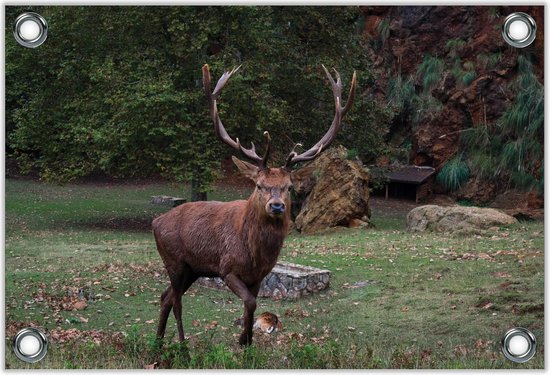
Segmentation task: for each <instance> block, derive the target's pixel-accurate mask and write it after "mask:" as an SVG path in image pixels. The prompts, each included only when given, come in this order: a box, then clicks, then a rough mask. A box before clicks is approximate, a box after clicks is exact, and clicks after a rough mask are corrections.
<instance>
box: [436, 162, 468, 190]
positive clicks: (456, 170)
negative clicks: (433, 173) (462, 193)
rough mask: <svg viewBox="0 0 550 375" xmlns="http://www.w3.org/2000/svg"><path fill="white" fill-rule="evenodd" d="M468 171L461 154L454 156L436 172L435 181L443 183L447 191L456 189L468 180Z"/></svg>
mask: <svg viewBox="0 0 550 375" xmlns="http://www.w3.org/2000/svg"><path fill="white" fill-rule="evenodd" d="M469 177H470V171H469V169H468V165H467V164H466V163H465V162H464V160H463V159H462V155H458V156H455V157H454V158H453V159H451V160H449V161H448V162H447V163H445V165H444V166H443V168H441V170H440V171H439V173H438V174H437V182H439V183H440V184H441V185H443V186H444V187H445V188H446V189H447V190H448V191H455V190H458V189H459V188H460V187H461V186H462V185H463V184H465V183H466V181H468V178H469Z"/></svg>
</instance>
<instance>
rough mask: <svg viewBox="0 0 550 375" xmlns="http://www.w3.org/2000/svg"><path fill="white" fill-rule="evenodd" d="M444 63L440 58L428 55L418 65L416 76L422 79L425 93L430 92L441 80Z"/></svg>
mask: <svg viewBox="0 0 550 375" xmlns="http://www.w3.org/2000/svg"><path fill="white" fill-rule="evenodd" d="M443 69H444V61H443V60H442V59H440V58H437V57H434V56H430V55H426V56H424V59H423V60H422V62H421V63H420V65H418V68H417V70H416V74H417V75H418V76H419V77H421V78H422V87H423V89H424V91H425V92H428V91H430V90H431V89H432V88H433V87H434V86H435V85H436V84H437V82H439V80H440V79H441V74H442V73H443Z"/></svg>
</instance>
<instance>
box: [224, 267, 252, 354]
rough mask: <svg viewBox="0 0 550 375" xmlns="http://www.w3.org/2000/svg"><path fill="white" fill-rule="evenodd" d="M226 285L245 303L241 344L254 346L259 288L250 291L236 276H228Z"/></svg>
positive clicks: (225, 279)
mask: <svg viewBox="0 0 550 375" xmlns="http://www.w3.org/2000/svg"><path fill="white" fill-rule="evenodd" d="M224 281H225V283H226V284H227V286H228V287H229V289H231V291H232V292H233V293H235V294H236V295H237V296H238V297H239V298H240V299H242V300H243V302H244V314H243V316H244V322H243V326H244V329H243V333H242V334H241V337H240V338H239V344H241V345H250V344H252V325H253V324H254V311H256V296H257V295H258V290H259V288H257V287H254V288H252V290H250V289H248V287H247V286H246V284H245V283H243V282H242V281H241V280H240V279H239V278H238V277H237V276H235V275H234V274H231V273H230V274H228V275H227V276H225V278H224Z"/></svg>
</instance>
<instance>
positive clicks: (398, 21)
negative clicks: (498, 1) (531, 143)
mask: <svg viewBox="0 0 550 375" xmlns="http://www.w3.org/2000/svg"><path fill="white" fill-rule="evenodd" d="M360 10H361V12H362V14H363V17H364V21H365V23H364V30H363V35H364V37H365V39H366V40H367V41H368V42H369V43H366V49H365V51H366V53H367V54H368V56H369V59H370V60H371V61H372V67H371V72H372V73H373V75H374V77H375V82H376V83H375V84H374V85H373V87H372V88H369V89H370V90H372V92H373V96H374V98H375V100H377V101H378V102H379V103H380V104H382V105H387V103H388V94H389V93H391V87H392V82H393V83H395V82H396V79H397V78H400V79H402V80H405V79H407V78H408V77H411V79H413V84H414V87H415V92H417V93H420V91H421V89H422V87H423V82H422V75H421V74H419V71H420V70H419V68H420V66H421V64H422V63H423V61H424V60H425V58H426V57H427V56H432V57H437V58H438V61H440V63H441V64H442V67H441V71H440V72H438V75H437V81H438V82H437V83H434V85H433V86H430V88H429V89H427V91H426V92H424V93H423V95H425V96H426V97H427V98H429V99H430V100H427V101H425V103H426V105H425V106H423V107H421V108H418V113H417V114H415V116H418V118H417V120H416V122H417V124H416V125H412V121H411V120H407V119H405V120H404V119H403V118H402V117H396V118H395V120H394V123H393V124H392V133H393V134H395V135H394V137H393V139H391V140H390V141H391V142H395V143H396V144H403V139H408V140H409V141H410V154H409V160H411V162H412V164H415V165H423V166H431V167H434V168H436V169H437V170H438V171H439V170H440V169H441V168H442V167H443V166H444V165H445V163H446V162H447V161H448V160H450V159H452V158H453V157H454V156H456V155H457V153H458V152H459V149H460V138H461V134H463V133H462V131H463V130H464V129H468V128H471V127H475V126H478V125H480V124H487V125H488V126H496V124H497V123H498V121H499V119H500V118H501V116H502V115H503V113H504V111H506V110H507V109H508V108H509V107H510V103H512V102H513V101H514V99H515V95H516V94H515V93H514V90H510V89H508V87H509V85H510V83H511V82H513V81H514V80H515V79H516V77H517V73H518V67H519V65H518V56H519V55H518V53H517V52H518V51H517V50H516V49H514V48H510V47H509V46H508V45H507V44H506V43H505V42H504V40H503V38H502V35H501V25H502V23H503V21H504V18H505V17H506V16H507V15H508V14H510V13H512V12H517V11H519V12H525V13H528V14H530V15H531V16H532V17H534V19H535V22H536V23H537V24H543V22H544V8H543V7H540V6H531V7H529V6H519V7H516V6H510V7H508V6H501V7H489V6H487V7H479V6H385V7H384V6H372V7H371V6H362V7H360ZM541 35H542V34H541ZM543 46H544V38H543V37H539V36H537V38H536V39H535V42H534V43H533V44H532V45H530V46H529V47H527V49H526V50H525V51H529V53H530V54H532V55H533V56H534V59H533V61H535V63H534V69H535V74H536V75H537V77H538V78H539V81H540V82H544V75H543V72H544V53H543V52H544V48H543ZM461 71H462V72H463V73H461V74H465V73H466V72H468V73H469V76H470V77H471V79H468V80H465V76H464V75H461V74H458V73H459V72H461ZM415 109H417V108H415ZM541 143H542V142H541ZM470 172H471V173H472V177H476V176H474V175H473V174H474V172H473V171H470ZM476 189H477V191H476ZM462 193H463V195H464V196H463V197H461V198H459V199H468V200H471V201H473V202H474V203H486V202H488V201H490V200H492V199H493V198H495V196H496V195H497V194H500V193H502V187H501V186H500V185H497V187H496V188H495V186H484V185H483V184H480V183H475V182H474V181H471V182H470V183H469V184H468V186H467V187H466V189H464V191H463V192H462Z"/></svg>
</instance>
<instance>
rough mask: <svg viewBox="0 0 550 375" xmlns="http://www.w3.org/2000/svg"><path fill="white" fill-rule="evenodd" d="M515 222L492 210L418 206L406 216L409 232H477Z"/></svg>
mask: <svg viewBox="0 0 550 375" xmlns="http://www.w3.org/2000/svg"><path fill="white" fill-rule="evenodd" d="M514 223H517V220H516V219H515V218H514V217H512V216H510V215H507V214H505V213H503V212H501V211H498V210H496V209H493V208H480V207H461V206H452V207H441V206H436V205H426V206H420V207H416V208H414V209H412V210H411V211H410V212H409V213H408V215H407V229H408V230H409V231H410V232H423V231H425V230H429V231H434V232H449V233H452V232H478V231H482V230H486V229H489V228H492V227H500V226H502V225H510V224H514Z"/></svg>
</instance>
